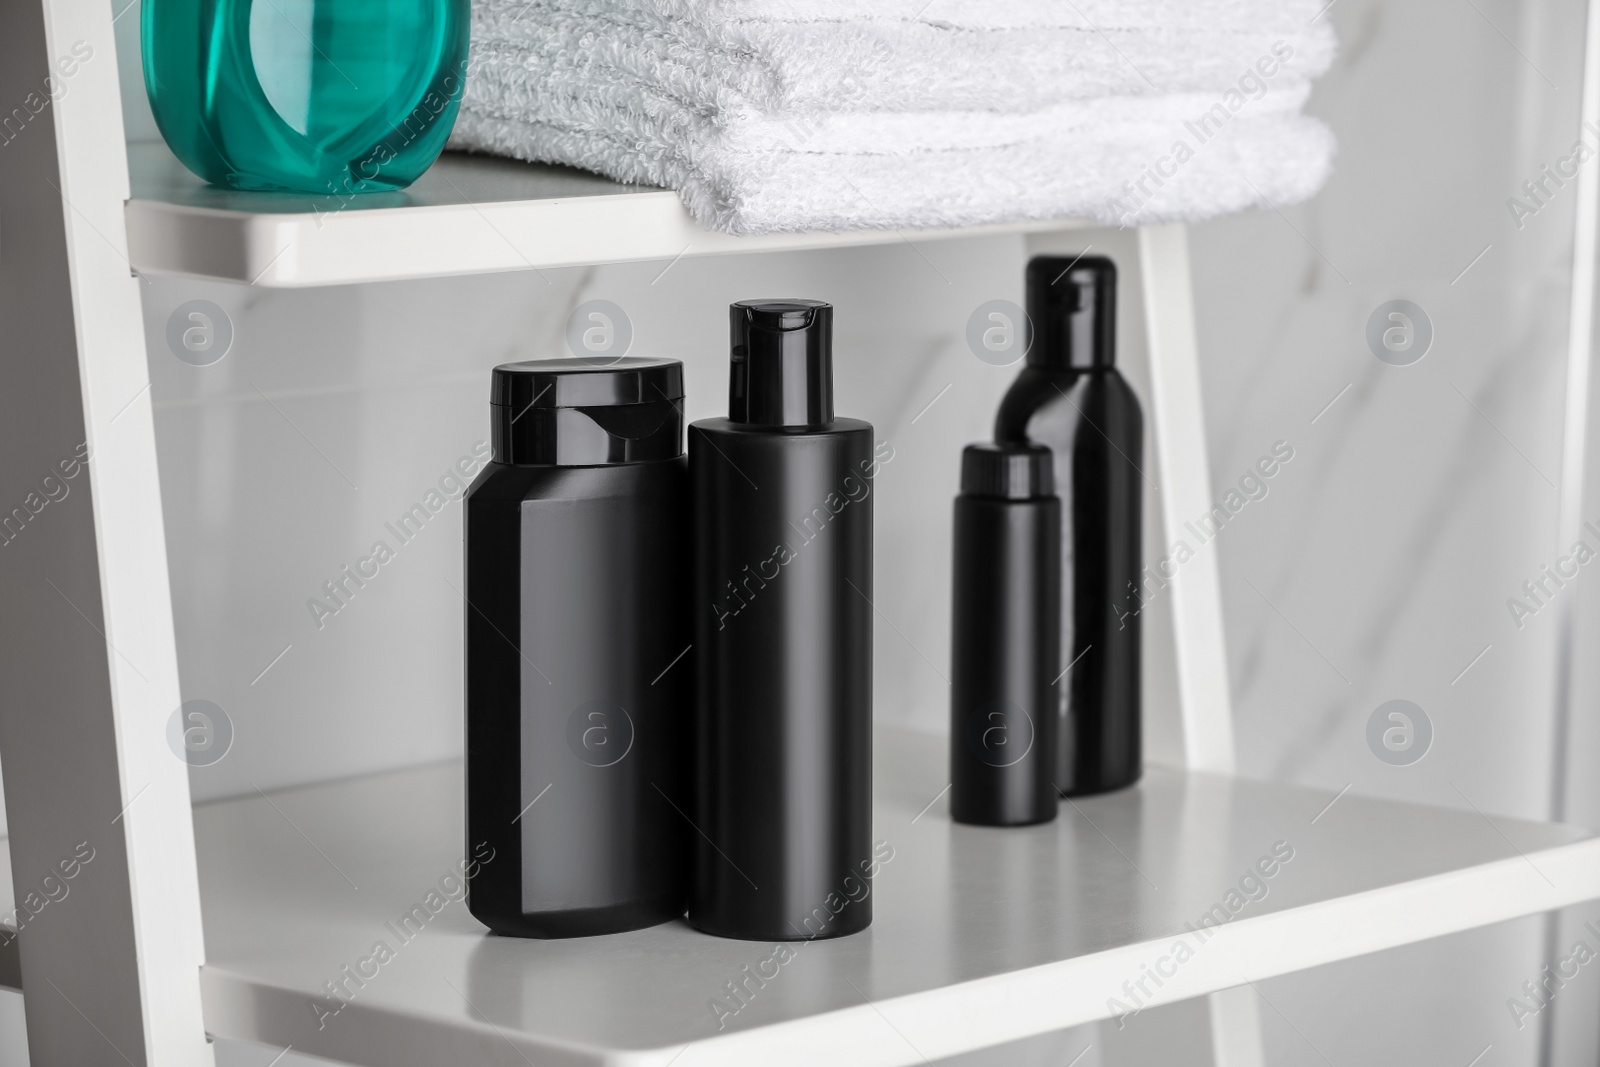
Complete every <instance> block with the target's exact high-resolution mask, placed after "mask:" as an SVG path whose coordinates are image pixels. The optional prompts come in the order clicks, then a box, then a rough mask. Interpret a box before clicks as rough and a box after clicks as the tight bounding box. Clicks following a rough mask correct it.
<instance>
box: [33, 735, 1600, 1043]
mask: <svg viewBox="0 0 1600 1067" xmlns="http://www.w3.org/2000/svg"><path fill="white" fill-rule="evenodd" d="M943 767H944V751H943V743H942V741H940V740H939V739H934V738H927V737H923V736H920V735H912V734H906V733H901V732H889V731H880V733H879V737H878V759H877V775H876V778H877V801H876V808H875V813H874V814H875V827H874V832H875V836H876V838H877V839H878V840H881V841H884V842H886V843H888V845H890V846H892V847H893V849H894V858H893V859H892V861H890V862H888V863H887V864H885V865H884V866H883V868H882V871H881V873H880V874H879V875H878V878H877V882H876V886H875V888H874V890H873V894H872V900H873V902H874V906H875V913H874V922H873V925H872V927H871V928H870V929H869V930H867V931H866V932H864V933H862V934H859V935H856V936H854V937H849V938H844V939H840V940H837V941H825V942H814V943H802V944H800V945H798V946H792V948H793V949H794V951H795V952H796V956H795V958H794V959H792V960H791V961H789V962H787V963H786V964H783V965H781V966H779V967H778V974H777V976H776V977H775V978H773V979H772V980H770V981H768V982H767V983H766V985H765V987H764V988H760V989H759V990H756V991H755V993H754V996H753V997H752V998H751V999H750V1001H749V1003H748V1005H747V1006H745V1007H743V1008H742V1009H741V1010H739V1011H738V1013H737V1014H735V1015H734V1016H733V1017H732V1018H731V1019H728V1020H726V1028H725V1029H721V1030H719V1027H718V1023H717V1020H716V1018H715V1016H714V1013H713V1011H712V1009H711V1006H710V1002H711V1001H712V1000H713V998H720V999H722V1000H723V1001H724V1002H725V1003H726V1004H727V1006H728V1007H730V1008H731V1007H734V1006H736V1002H735V1001H733V1000H732V999H731V998H730V997H729V995H728V992H727V990H726V988H725V983H727V982H728V981H730V980H734V979H738V978H740V977H742V969H743V968H744V967H745V966H747V965H749V966H750V967H751V969H752V970H753V971H754V970H756V969H757V968H758V967H759V966H760V965H761V964H762V961H765V960H768V959H769V958H771V957H772V956H773V954H774V946H773V945H772V944H763V943H751V942H739V941H728V940H721V939H717V938H713V937H709V936H706V935H703V934H699V933H696V932H695V931H693V930H691V929H690V928H689V927H688V926H687V925H685V924H683V923H681V922H675V923H669V924H666V925H663V926H658V927H655V928H653V929H649V930H641V931H636V932H633V933H628V934H619V935H613V936H609V937H598V938H587V939H576V940H567V941H529V940H519V939H515V938H499V937H490V936H487V935H486V933H485V931H484V929H483V928H482V927H481V926H480V925H479V924H478V923H477V922H475V921H474V920H473V919H472V917H471V915H470V914H469V913H468V911H467V909H466V907H465V905H464V904H462V903H459V902H457V903H450V904H448V905H446V906H445V907H444V908H443V909H442V910H441V911H440V912H439V914H438V915H437V917H435V918H433V919H431V920H430V921H429V922H428V924H427V925H426V927H425V928H423V929H422V931H421V932H420V933H418V934H416V936H415V937H414V939H413V940H411V941H409V942H408V943H406V942H402V941H401V939H400V938H399V937H398V936H397V934H396V932H395V930H394V929H393V928H392V927H391V926H389V925H387V924H389V923H398V920H399V919H400V917H401V916H402V915H404V914H405V913H406V912H407V911H409V910H410V909H411V907H412V905H414V904H418V903H426V902H425V901H424V896H425V894H426V893H427V892H428V890H429V889H430V888H433V887H436V886H437V885H438V884H439V881H440V878H441V876H442V875H444V874H445V873H446V872H447V871H449V870H450V869H452V867H453V865H454V864H455V863H457V862H458V861H459V859H460V858H461V856H462V855H463V852H464V849H463V842H462V840H461V832H462V831H461V828H462V825H463V819H462V808H461V774H460V768H459V765H457V764H447V765H435V766H432V767H427V768H423V769H418V770H409V771H403V772H396V773H390V774H385V775H380V776H374V777H368V778H362V779H356V780H351V781H346V782H341V783H336V784H331V785H322V786H315V787H310V788H304V789H299V790H294V791H289V792H283V793H278V794H275V795H274V796H273V797H272V798H271V799H270V800H267V799H263V798H261V797H251V798H246V799H242V800H234V801H226V802H218V803H211V804H206V805H202V806H200V807H198V808H196V812H195V830H196V837H197V841H198V851H199V863H200V882H201V891H202V898H203V902H204V915H205V929H206V947H207V953H208V957H207V958H208V960H209V962H208V963H207V965H206V966H205V968H204V971H203V972H202V981H203V986H204V1000H205V1015H206V1024H207V1028H208V1030H209V1031H210V1032H211V1033H212V1034H214V1035H216V1036H218V1037H227V1038H238V1039H246V1040H254V1041H260V1042H266V1043H268V1044H273V1045H276V1046H278V1047H280V1048H281V1047H283V1046H286V1045H293V1046H294V1048H295V1049H296V1050H297V1051H300V1052H306V1053H312V1054H316V1055H320V1056H326V1057H329V1058H332V1059H336V1060H344V1061H348V1062H353V1063H357V1064H367V1065H381V1067H424V1065H427V1067H432V1065H435V1064H439V1063H462V1064H465V1063H471V1064H475V1065H477V1064H489V1065H497V1067H526V1064H527V1063H530V1062H531V1063H536V1064H538V1065H539V1067H577V1065H594V1064H606V1065H629V1067H644V1065H654V1067H666V1065H667V1064H672V1065H673V1067H710V1065H735V1064H738V1065H748V1064H762V1065H763V1067H784V1065H791V1064H792V1065H801V1064H806V1065H812V1064H818V1063H827V1064H836V1065H862V1067H865V1065H881V1067H890V1065H908V1064H917V1063H922V1062H923V1061H924V1059H925V1058H926V1059H928V1060H932V1059H937V1058H939V1057H941V1056H948V1055H953V1054H956V1053H960V1052H964V1051H969V1050H972V1049H977V1048H982V1047H986V1046H990V1045H994V1044H998V1043H1001V1042H1005V1041H1009V1040H1014V1039H1018V1038H1022V1037H1025V1036H1028V1035H1031V1034H1036V1033H1042V1032H1047V1031H1050V1030H1054V1029H1058V1028H1062V1027H1066V1026H1070V1025H1074V1024H1077V1023H1082V1022H1087V1021H1091V1020H1094V1019H1098V1018H1105V1017H1107V1016H1108V1015H1109V1014H1110V1013H1109V1012H1108V1005H1107V1001H1108V998H1111V997H1120V998H1122V999H1123V1000H1124V1001H1125V1002H1126V1001H1128V1000H1129V997H1128V995H1127V993H1126V992H1125V990H1124V987H1123V983H1124V982H1125V981H1129V980H1133V981H1137V980H1138V979H1140V977H1141V975H1142V974H1143V973H1144V969H1145V968H1155V967H1157V966H1160V967H1161V968H1162V969H1163V970H1167V971H1172V970H1173V961H1172V959H1170V958H1169V959H1168V961H1167V962H1166V963H1163V962H1162V960H1163V959H1164V958H1167V957H1169V954H1170V953H1172V951H1173V947H1174V945H1175V944H1176V942H1177V940H1178V939H1179V938H1185V939H1186V940H1187V942H1188V943H1189V944H1190V945H1191V946H1198V947H1197V948H1194V949H1193V958H1191V959H1188V960H1186V961H1185V962H1183V963H1182V964H1181V965H1179V966H1176V972H1175V973H1174V974H1172V975H1171V976H1170V977H1166V978H1165V979H1164V984H1163V985H1162V986H1161V987H1160V988H1159V989H1157V988H1156V987H1155V985H1154V983H1153V982H1151V981H1149V980H1148V979H1147V980H1146V983H1145V985H1146V989H1147V990H1148V991H1149V992H1150V993H1151V994H1152V996H1151V997H1150V998H1149V999H1148V1000H1146V1004H1153V1003H1166V1002H1170V1001H1175V1000H1181V999H1186V998H1188V997H1193V996H1197V995H1200V994H1203V993H1208V992H1212V991H1215V990H1219V989H1223V988H1228V987H1232V986H1236V985H1241V984H1243V983H1245V982H1247V981H1254V980H1256V979H1261V978H1266V977H1269V976H1272V975H1277V974H1282V973H1286V972H1289V971H1294V970H1298V969H1301V968H1305V967H1311V966H1316V965H1319V964H1323V963H1328V962H1332V961H1335V960H1340V959H1346V958H1349V957H1352V956H1357V955H1361V954H1364V953H1368V952H1374V951H1378V950H1380V949H1385V948H1390V947H1393V946H1396V945H1402V944H1407V943H1410V942H1415V941H1419V940H1423V939H1426V938H1430V937H1436V936H1439V935H1443V934H1447V933H1452V932H1456V931H1459V930H1464V929H1470V928H1472V927H1475V926H1481V925H1484V924H1488V923H1492V922H1497V921H1500V920H1504V919H1509V918H1512V917H1515V916H1519V915H1524V914H1528V913H1532V912H1537V911H1542V910H1545V909H1549V908H1554V907H1558V906H1563V905H1567V904H1570V903H1574V902H1577V901H1581V900H1585V899H1589V898H1592V897H1595V896H1600V839H1597V838H1596V837H1595V836H1594V835H1593V834H1591V833H1590V832H1589V831H1586V830H1582V829H1578V828H1576V827H1569V826H1554V825H1541V824H1535V823H1526V822H1518V821H1515V820H1507V819H1494V820H1492V821H1491V820H1490V819H1488V818H1485V817H1483V816H1480V815H1478V814H1476V813H1474V812H1471V811H1465V812H1463V811H1453V810H1444V809H1435V808H1428V807H1421V806H1417V805H1411V804H1403V803H1396V802H1392V801H1382V800H1374V799H1369V798H1364V797H1361V796H1358V795H1354V794H1347V795H1345V796H1343V797H1341V798H1339V799H1338V800H1337V802H1336V803H1334V804H1333V805H1332V806H1331V807H1328V804H1329V801H1330V800H1331V799H1333V796H1334V794H1333V793H1331V792H1320V791H1317V790H1310V789H1302V788H1297V787H1292V786H1283V785H1271V784H1262V783H1255V782H1247V781H1238V780H1234V779H1230V778H1225V777H1218V776H1211V775H1203V774H1192V773H1185V772H1181V771H1173V770H1166V769H1160V768H1151V769H1149V770H1148V771H1147V773H1146V776H1145V778H1144V780H1143V782H1142V783H1141V784H1140V785H1139V786H1138V787H1136V788H1134V789H1131V790H1128V791H1125V792H1122V793H1119V794H1115V795H1111V796H1105V797H1099V798H1094V799H1090V800H1082V801H1078V802H1077V803H1076V804H1063V805H1062V809H1061V816H1060V818H1059V819H1058V820H1057V821H1056V822H1055V823H1053V824H1051V825H1046V826H1041V827H1034V828H1028V829H1019V830H994V829H980V828H974V827H965V826H957V825H954V824H952V823H951V822H950V819H949V817H948V814H947V803H946V801H945V800H943V799H941V800H939V801H938V802H937V803H933V804H932V805H931V806H929V804H930V801H932V800H933V798H934V797H935V796H936V795H937V794H938V793H939V792H940V790H941V789H942V788H943V786H944V783H945V781H946V778H945V776H944V771H943ZM925 807H926V808H927V810H926V811H923V809H924V808H925ZM1324 809H1326V810H1324ZM919 812H922V814H921V815H920V817H919V815H918V813H919ZM1319 813H1320V815H1319ZM536 815H537V809H535V811H534V812H532V813H530V816H536ZM1277 842H1286V843H1287V844H1288V845H1289V846H1290V847H1292V848H1293V849H1294V858H1293V859H1292V861H1290V862H1289V863H1287V864H1286V865H1284V866H1282V867H1281V868H1280V869H1279V870H1278V871H1277V872H1276V874H1275V876H1274V877H1272V878H1270V879H1266V880H1265V881H1264V882H1263V883H1262V884H1264V885H1265V886H1266V887H1267V895H1266V896H1265V898H1264V899H1261V900H1259V901H1256V902H1251V903H1248V904H1247V905H1245V906H1244V907H1243V908H1242V910H1241V911H1240V912H1239V913H1238V915H1237V916H1236V917H1234V918H1232V919H1231V921H1230V922H1228V923H1227V924H1226V925H1224V926H1222V927H1221V928H1220V930H1218V931H1217V932H1216V933H1215V934H1213V935H1212V936H1210V938H1209V940H1207V941H1205V942H1204V944H1200V943H1199V939H1198V938H1197V937H1196V935H1194V934H1190V933H1186V924H1188V923H1193V922H1197V921H1198V920H1200V919H1201V917H1202V916H1203V915H1204V914H1205V913H1206V912H1207V911H1208V910H1209V909H1211V908H1212V907H1213V906H1214V905H1217V904H1221V905H1223V906H1224V907H1226V906H1227V904H1228V901H1227V899H1226V894H1227V893H1228V892H1229V890H1230V889H1236V888H1237V887H1238V885H1239V883H1240V880H1241V878H1243V877H1244V876H1245V875H1246V874H1247V873H1249V872H1250V871H1251V870H1252V869H1253V868H1254V866H1255V865H1256V863H1257V861H1258V860H1259V859H1260V858H1261V857H1263V856H1266V855H1268V854H1269V853H1270V852H1271V851H1272V849H1273V847H1274V845H1275V844H1276V843H1277ZM24 936H26V935H25V934H24ZM379 941H382V942H385V943H387V945H388V946H389V948H390V949H391V950H392V951H393V957H394V958H393V959H392V960H391V961H390V962H387V963H384V964H380V965H377V966H376V967H375V969H376V974H375V976H372V977H370V978H369V979H368V980H366V982H365V985H364V987H362V988H360V989H359V990H355V991H354V996H353V998H352V999H351V1002H350V1003H349V1004H348V1005H347V1006H345V1007H344V1008H343V1009H342V1010H341V1011H340V1012H339V1013H338V1014H337V1015H334V1016H332V1017H327V1018H324V1019H321V1022H322V1023H323V1025H322V1026H321V1027H320V1028H319V1025H318V1023H319V1015H318V1012H317V1011H316V1010H315V1009H314V1008H313V1006H312V1004H313V999H312V998H313V997H315V996H318V995H326V994H325V992H324V985H323V983H324V982H327V981H329V980H338V979H339V978H340V977H341V969H342V968H344V967H345V966H346V965H350V966H352V967H353V966H355V965H356V964H357V961H358V960H361V959H363V958H370V957H371V956H372V955H373V953H374V947H375V944H376V943H377V942H379ZM373 969H374V968H373V967H368V971H369V973H370V972H371V971H372V970H373ZM766 970H767V972H768V973H770V972H771V970H772V966H770V965H769V966H767V967H766ZM349 988H351V989H352V990H354V986H353V985H351V986H350V987H349ZM751 988H752V989H753V988H754V986H753V984H752V986H751Z"/></svg>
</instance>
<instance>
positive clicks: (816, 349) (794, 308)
mask: <svg viewBox="0 0 1600 1067" xmlns="http://www.w3.org/2000/svg"><path fill="white" fill-rule="evenodd" d="M729 323H730V327H731V330H730V333H731V341H732V354H731V357H730V358H731V360H732V365H731V367H730V371H731V373H730V374H729V376H728V419H729V421H731V422H740V423H746V424H748V425H752V426H795V427H800V426H822V425H825V424H827V423H830V422H832V421H833V305H832V304H825V303H823V302H822V301H820V300H741V301H739V302H738V303H736V304H734V305H733V306H732V307H731V308H730V309H729Z"/></svg>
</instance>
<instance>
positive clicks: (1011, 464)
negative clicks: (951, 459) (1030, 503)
mask: <svg viewBox="0 0 1600 1067" xmlns="http://www.w3.org/2000/svg"><path fill="white" fill-rule="evenodd" d="M961 492H962V494H963V495H965V496H981V497H988V498H990V499H994V500H1038V499H1041V498H1043V497H1050V496H1055V493H1056V482H1055V472H1054V468H1053V466H1052V465H1051V459H1050V450H1049V449H1048V448H1044V447H1042V446H1040V445H1028V444H1007V445H996V444H990V443H989V442H987V441H985V442H983V443H981V444H976V445H968V446H967V447H966V448H965V449H963V450H962V452H961Z"/></svg>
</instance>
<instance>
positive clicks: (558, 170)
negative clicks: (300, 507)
mask: <svg viewBox="0 0 1600 1067" xmlns="http://www.w3.org/2000/svg"><path fill="white" fill-rule="evenodd" d="M128 168H129V183H130V186H131V189H132V199H130V200H129V201H128V207H127V219H128V254H129V259H130V261H131V262H132V265H133V268H134V269H135V270H136V271H138V272H139V273H141V274H182V275H190V276H194V277H202V278H210V279H215V280H219V281H229V282H243V283H246V284H250V285H259V286H263V287H274V288H296V287H304V286H317V285H343V284H349V283H354V282H375V281H394V280H399V279H404V278H437V277H445V276H449V275H458V274H486V273H492V272H496V271H516V270H535V269H543V268H547V267H569V266H577V265H583V264H591V263H622V262H630V261H637V260H653V259H658V260H671V259H674V258H676V257H678V256H683V255H688V256H702V255H718V254H726V253H737V252H772V251H784V250H793V249H806V248H830V247H844V246H850V245H868V244H888V243H893V242H898V241H907V240H915V241H918V242H920V241H923V240H928V239H933V238H940V237H960V236H969V235H973V234H982V233H1031V232H1038V231H1042V230H1058V229H1067V228H1073V227H1076V226H1080V225H1082V224H1081V223H1075V222H1032V223H1018V224H1015V225H1004V226H985V227H978V228H973V229H961V230H915V231H901V230H861V231H853V232H849V233H838V234H830V233H801V234H770V235H763V236H759V237H732V236H729V235H727V234H723V233H713V232H710V231H708V230H704V229H702V228H701V227H700V226H698V225H697V224H696V223H695V222H694V221H693V220H692V219H691V218H690V217H689V213H688V212H687V211H686V210H685V209H684V206H683V203H682V201H680V200H679V199H678V195H677V194H676V193H673V192H669V191H667V190H665V189H654V188H649V187H644V186H629V185H619V184H618V183H616V182H613V181H611V180H609V179H607V178H602V177H600V176H598V175H594V174H589V173H586V172H584V171H579V170H572V169H570V168H567V167H553V166H542V165H538V164H528V163H519V162H516V161H514V160H506V159H494V158H490V157H486V156H471V155H464V154H459V153H446V154H445V155H444V156H442V157H440V159H439V161H438V162H437V163H435V164H434V165H433V167H432V168H431V169H430V170H429V171H428V172H427V173H426V174H424V175H423V176H422V177H421V178H420V179H419V180H418V181H417V182H416V184H414V185H412V186H411V188H409V189H407V190H405V191H403V192H398V193H373V194H366V195H361V196H349V197H345V198H343V199H340V198H337V197H332V196H328V197H313V196H307V195H300V194H291V193H246V192H236V191H232V190H227V189H219V188H216V187H214V186H210V185H207V184H205V183H204V182H202V181H201V180H200V179H199V178H197V177H195V176H194V175H193V174H191V173H190V172H189V171H188V170H186V169H185V168H184V167H183V165H182V164H180V163H179V162H178V161H177V159H176V158H175V157H174V156H173V155H172V153H171V152H170V151H168V149H167V147H166V145H164V144H161V143H159V142H157V143H149V142H136V143H131V144H129V145H128Z"/></svg>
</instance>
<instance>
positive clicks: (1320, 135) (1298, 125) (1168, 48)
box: [451, 0, 1334, 233]
mask: <svg viewBox="0 0 1600 1067" xmlns="http://www.w3.org/2000/svg"><path fill="white" fill-rule="evenodd" d="M1325 2H1326V0H474V3H473V23H472V60H471V66H470V68H469V72H468V78H467V88H466V95H465V98H464V100H463V103H462V108H461V114H460V118H459V119H458V120H457V123H456V128H455V133H454V135H453V136H452V139H451V144H452V147H456V148H464V149H470V150H475V151H483V152H492V153H496V154H499V155H508V156H513V157H516V158H518V159H524V160H531V161H537V162H549V163H566V164H570V165H572V166H576V167H582V168H585V169H587V170H593V171H599V172H600V173H602V174H606V175H609V176H610V177H612V178H615V179H617V180H619V181H625V182H643V183H648V184H653V185H662V186H667V187H669V188H672V189H676V190H678V191H679V192H680V193H681V195H682V196H683V198H684V201H685V203H687V204H688V206H689V209H690V211H691V212H692V213H693V214H694V216H695V217H696V218H697V219H698V220H699V221H700V222H701V223H703V224H705V225H707V226H711V227H714V228H716V229H720V230H725V231H728V232H731V233H766V232H774V231H793V230H843V229H859V228H866V227H933V226H971V225H978V224H983V223H995V222H1008V221H1017V220H1024V219H1046V218H1064V217H1074V218H1087V219H1094V220H1097V221H1100V222H1105V223H1111V224H1117V225H1133V224H1139V223H1145V222H1156V221H1171V220H1195V219H1200V218H1205V217H1208V216H1212V215H1217V214H1222V213H1224V212H1228V211H1236V210H1239V209H1242V208H1246V207H1252V206H1267V205H1276V206H1282V205H1284V204H1287V203H1294V202H1296V201H1300V200H1303V199H1305V198H1306V197H1309V196H1310V195H1311V194H1313V193H1314V192H1316V190H1317V189H1318V188H1319V187H1320V185H1321V184H1322V182H1323V180H1324V179H1325V177H1326V176H1327V172H1328V169H1329V165H1330V162H1331V159H1332V155H1333V138H1332V135H1331V134H1330V133H1329V132H1328V130H1327V128H1326V127H1324V126H1323V125H1322V124H1321V123H1320V122H1318V121H1317V120H1315V119H1312V118H1310V117H1308V116H1306V115H1303V114H1302V113H1301V107H1302V105H1303V104H1304V103H1305V100H1306V97H1307V95H1308V94H1309V92H1310V89H1311V82H1312V80H1313V79H1314V78H1315V77H1316V76H1317V75H1319V74H1321V73H1322V72H1323V71H1324V70H1325V69H1327V67H1328V65H1329V63H1330V62H1331V61H1332V58H1333V52H1334V40H1333V34H1332V31H1331V30H1330V28H1329V27H1328V23H1327V20H1326V19H1325V18H1322V17H1320V12H1321V10H1322V6H1323V4H1324V3H1325Z"/></svg>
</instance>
